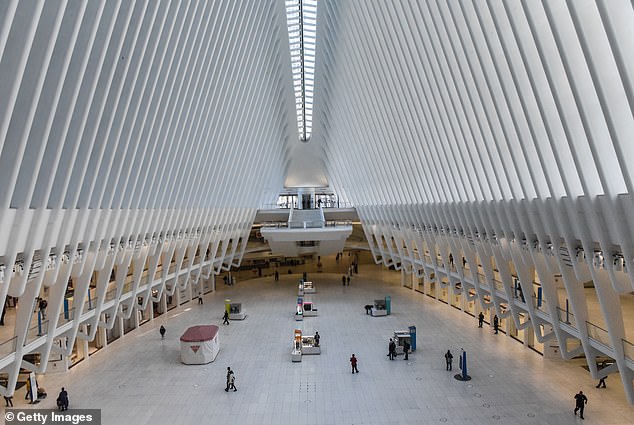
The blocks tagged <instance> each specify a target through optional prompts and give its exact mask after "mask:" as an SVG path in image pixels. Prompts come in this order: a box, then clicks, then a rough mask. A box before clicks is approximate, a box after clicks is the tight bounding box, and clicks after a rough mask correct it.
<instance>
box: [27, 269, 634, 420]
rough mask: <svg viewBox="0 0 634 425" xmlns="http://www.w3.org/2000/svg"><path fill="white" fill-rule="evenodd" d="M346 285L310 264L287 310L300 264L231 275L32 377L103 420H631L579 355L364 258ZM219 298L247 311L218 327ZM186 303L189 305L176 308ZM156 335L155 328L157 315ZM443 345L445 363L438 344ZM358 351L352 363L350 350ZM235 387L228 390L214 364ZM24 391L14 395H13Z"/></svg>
mask: <svg viewBox="0 0 634 425" xmlns="http://www.w3.org/2000/svg"><path fill="white" fill-rule="evenodd" d="M360 271H361V274H360V275H359V276H355V277H354V278H353V280H352V283H351V285H350V287H345V288H343V287H342V286H341V280H340V279H341V275H339V274H311V275H310V276H309V278H311V279H312V280H313V281H314V282H315V283H316V288H317V293H316V294H314V295H309V296H307V298H308V299H309V300H312V301H313V302H314V303H315V306H316V308H317V309H318V311H319V316H318V317H311V318H306V319H305V320H304V321H303V322H296V321H295V320H294V317H293V313H294V305H295V301H296V298H297V280H298V278H299V275H297V274H295V275H282V276H281V281H280V282H278V283H275V282H273V279H272V278H271V277H267V278H262V279H254V280H250V281H239V282H238V283H237V285H236V286H233V287H227V286H225V285H223V284H222V281H220V283H219V285H218V291H217V292H215V293H212V294H209V295H207V296H206V297H205V304H204V305H202V306H199V305H196V304H192V305H190V304H191V303H189V304H187V305H185V306H183V307H182V308H181V310H179V311H172V312H170V315H169V317H168V318H167V319H163V318H159V319H156V320H155V321H154V322H153V323H148V324H146V325H144V326H142V327H141V328H140V329H138V330H137V331H135V332H133V333H130V334H128V335H126V336H125V337H123V338H122V339H120V340H119V341H116V342H115V343H113V344H111V345H110V346H109V347H108V348H107V349H105V350H101V351H100V352H98V353H96V354H95V355H93V356H92V357H91V358H90V359H88V360H85V361H83V362H82V363H80V364H78V365H77V366H75V367H74V368H73V369H71V370H70V371H69V372H68V373H66V374H63V375H47V376H43V377H40V378H39V381H40V384H41V385H44V386H45V387H46V388H47V390H48V392H49V397H48V398H47V399H46V400H44V401H43V402H42V403H40V404H39V405H38V408H47V407H53V405H54V403H55V396H56V394H57V392H58V391H59V387H61V386H65V387H66V389H67V390H68V392H69V396H70V403H71V408H101V409H103V424H108V425H109V424H113V425H114V424H149V425H163V424H170V425H171V424H179V425H180V424H238V425H243V424H244V425H249V424H258V425H260V424H276V425H278V424H280V425H283V424H355V425H359V424H436V423H447V424H461V425H462V424H464V425H466V424H470V425H475V424H539V425H543V424H551V425H555V424H557V425H559V424H574V423H582V422H583V423H585V424H601V425H606V424H614V425H616V424H631V423H632V414H633V413H634V408H632V407H630V406H629V405H628V404H627V402H626V401H625V397H624V395H623V390H622V387H621V384H620V382H619V381H618V378H617V376H616V375H613V376H610V378H609V379H608V380H607V384H608V388H607V389H602V390H599V389H596V388H595V387H594V385H595V384H596V382H595V381H593V380H592V379H591V378H590V376H589V374H588V372H587V371H586V370H584V369H583V368H582V367H581V363H579V362H564V361H553V360H545V359H543V358H542V357H541V356H540V355H539V354H537V353H535V352H533V351H531V350H529V349H527V348H524V347H523V346H522V345H521V344H519V343H518V342H517V341H514V340H512V339H511V338H509V337H507V336H505V335H502V334H499V335H494V334H493V332H492V331H491V330H490V329H489V328H484V329H478V328H477V324H476V321H475V319H473V318H472V317H470V316H468V315H466V314H464V313H462V312H460V311H457V310H455V309H453V308H451V307H448V306H447V305H445V304H441V303H438V302H436V301H435V300H432V299H430V298H428V297H426V296H424V295H421V294H419V293H416V292H412V291H411V290H410V289H406V288H402V287H400V285H399V284H398V282H399V278H400V276H399V274H398V272H388V271H384V270H382V269H381V268H380V267H378V266H362V267H361V270H360ZM385 295H390V296H391V297H392V315H391V316H387V317H376V318H373V317H370V316H368V315H366V314H365V311H364V309H363V306H364V305H365V304H367V303H370V302H371V301H372V300H373V299H375V298H383V297H384V296H385ZM225 298H230V299H232V300H233V301H239V302H242V303H243V307H244V308H245V309H246V311H247V314H248V317H247V319H246V320H244V321H241V322H238V321H234V322H232V323H231V324H230V325H229V326H222V325H221V322H222V319H221V318H222V311H223V310H222V309H223V301H224V299H225ZM185 310H188V311H185ZM161 324H164V325H165V327H166V328H167V335H166V338H165V340H164V341H162V340H161V338H160V336H159V333H158V327H159V326H160V325H161ZM194 324H218V325H220V326H221V330H220V344H221V349H220V354H219V355H218V357H217V359H216V361H215V362H213V363H210V364H208V365H204V366H186V365H183V364H182V363H180V360H179V352H180V345H179V344H180V343H179V337H180V335H181V334H182V333H183V331H184V330H185V329H186V328H187V327H188V326H191V325H194ZM409 325H415V326H416V327H417V333H418V335H417V348H418V349H417V351H416V352H415V353H413V354H412V355H411V356H410V360H409V361H404V360H403V359H402V356H401V357H399V358H398V360H395V361H389V360H388V358H387V356H386V354H387V341H388V338H389V337H390V336H391V334H392V332H393V331H394V330H395V329H406V328H407V326H409ZM296 327H299V328H301V329H303V330H304V331H305V332H306V333H311V334H312V333H313V332H314V330H318V331H319V334H320V335H321V345H322V354H321V355H319V356H304V358H303V361H302V362H301V363H292V362H291V359H290V350H291V342H292V336H293V330H294V329H295V328H296ZM460 347H464V348H465V350H467V353H468V358H469V365H468V366H469V369H468V370H469V375H471V377H472V378H473V379H472V380H471V381H469V382H460V381H457V380H456V379H454V377H453V376H454V374H456V373H458V371H457V370H456V369H457V367H456V366H457V360H458V354H459V349H460ZM447 349H451V351H452V352H453V353H454V356H455V358H454V372H453V373H450V372H446V371H445V363H444V358H443V354H444V352H445V351H446V350H447ZM352 353H355V354H356V356H357V357H358V359H359V365H358V367H359V371H360V373H359V374H351V373H350V364H349V361H348V359H349V357H350V355H351V354H352ZM227 366H231V367H232V368H233V370H234V371H235V373H236V386H237V388H238V392H235V393H233V392H230V393H226V392H225V391H224V386H225V372H226V368H227ZM580 389H582V390H583V391H584V393H586V394H587V396H588V398H589V403H588V406H587V408H586V414H585V417H586V420H585V421H581V420H580V419H579V418H578V417H575V416H574V415H573V413H572V409H573V407H574V401H573V395H574V394H575V393H576V392H577V391H579V390H580ZM22 397H23V391H21V390H19V391H18V392H17V393H16V397H15V399H16V405H17V404H19V403H17V402H20V404H21V402H22V400H21V399H22Z"/></svg>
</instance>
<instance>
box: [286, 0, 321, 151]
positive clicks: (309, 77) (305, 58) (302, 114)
mask: <svg viewBox="0 0 634 425" xmlns="http://www.w3.org/2000/svg"><path fill="white" fill-rule="evenodd" d="M286 23H287V25H288V41H289V46H290V49H291V72H292V75H293V90H294V92H295V109H296V113H297V128H298V130H299V139H300V140H301V141H303V142H307V141H309V140H310V135H311V131H312V127H313V93H314V86H315V84H314V82H315V41H316V37H317V0H286Z"/></svg>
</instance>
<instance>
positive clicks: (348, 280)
mask: <svg viewBox="0 0 634 425" xmlns="http://www.w3.org/2000/svg"><path fill="white" fill-rule="evenodd" d="M346 282H347V285H348V286H350V276H348V277H347V278H346Z"/></svg>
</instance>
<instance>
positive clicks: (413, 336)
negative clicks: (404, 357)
mask: <svg viewBox="0 0 634 425" xmlns="http://www.w3.org/2000/svg"><path fill="white" fill-rule="evenodd" d="M409 336H410V341H411V346H412V347H411V348H412V351H416V326H410V327H409Z"/></svg>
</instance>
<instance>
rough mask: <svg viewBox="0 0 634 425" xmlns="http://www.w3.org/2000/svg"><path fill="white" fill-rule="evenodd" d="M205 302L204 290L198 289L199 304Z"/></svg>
mask: <svg viewBox="0 0 634 425" xmlns="http://www.w3.org/2000/svg"><path fill="white" fill-rule="evenodd" d="M202 303H203V291H202V290H201V289H199V290H198V304H199V305H200V304H202Z"/></svg>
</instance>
